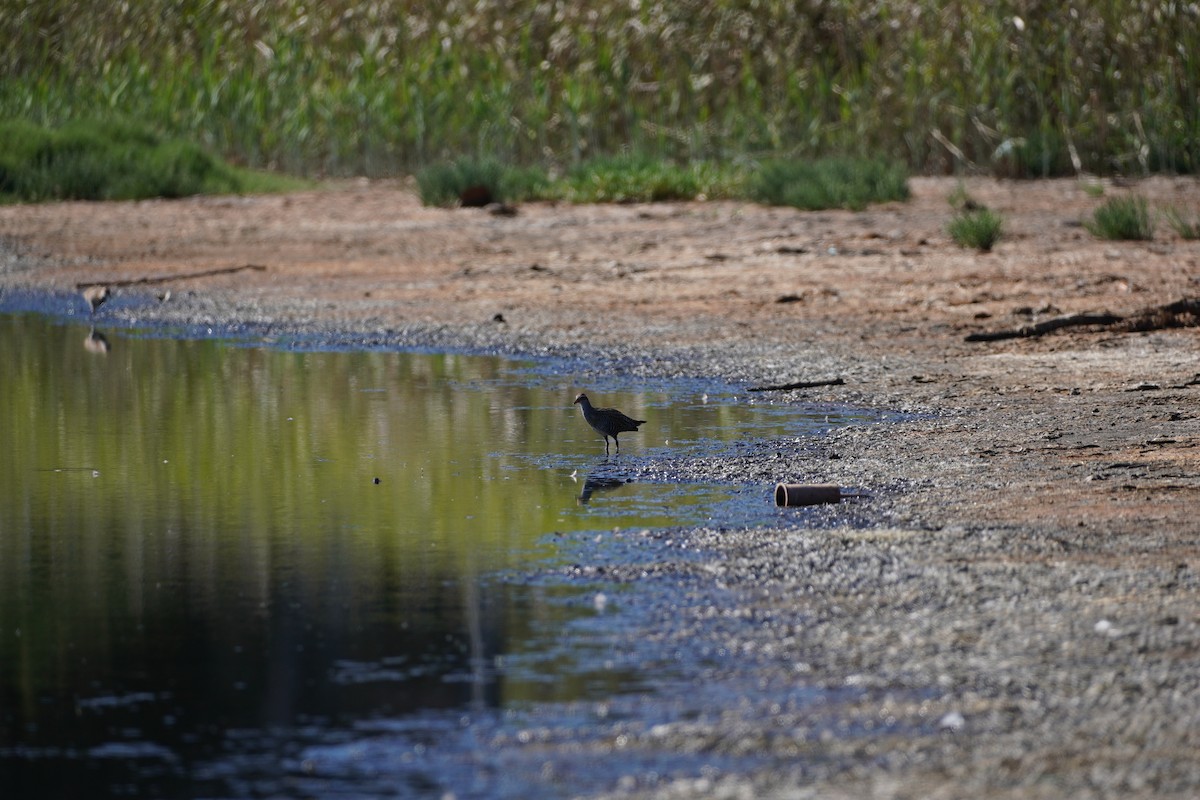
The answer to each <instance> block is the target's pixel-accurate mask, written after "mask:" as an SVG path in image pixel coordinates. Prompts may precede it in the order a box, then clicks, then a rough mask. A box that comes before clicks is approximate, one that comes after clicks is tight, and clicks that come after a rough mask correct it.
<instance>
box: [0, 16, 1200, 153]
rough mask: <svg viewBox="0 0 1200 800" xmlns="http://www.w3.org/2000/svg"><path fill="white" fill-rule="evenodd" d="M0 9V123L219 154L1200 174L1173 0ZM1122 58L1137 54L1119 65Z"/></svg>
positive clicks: (1193, 23)
mask: <svg viewBox="0 0 1200 800" xmlns="http://www.w3.org/2000/svg"><path fill="white" fill-rule="evenodd" d="M1035 11H1036V13H1034V11H1030V12H1029V13H1028V15H1027V16H1018V14H1020V12H1019V11H1018V10H1016V7H1014V6H1013V5H1012V4H1004V3H1002V4H995V3H988V2H984V1H983V0H966V2H961V3H954V4H950V5H947V4H945V3H941V2H934V0H884V1H883V2H875V1H874V0H844V1H843V2H837V3H809V4H801V5H799V6H797V5H796V4H794V3H779V2H762V3H755V4H746V3H744V2H741V1H740V0H715V2H707V1H705V2H701V0H682V1H681V2H673V3H667V2H662V0H646V1H645V2H640V3H630V2H628V0H598V2H592V3H550V2H546V0H513V2H508V3H493V4H488V3H483V4H479V3H471V2H466V1H465V0H445V2H438V3H430V2H421V0H417V1H416V2H404V3H402V2H399V0H369V1H368V2H358V1H357V0H354V1H353V2H352V1H351V0H332V1H331V2H325V3H308V2H302V1H301V0H246V2H236V3H235V2H210V1H209V0H182V1H181V2H165V0H147V2H137V3H119V4H113V3H109V2H101V0H78V2H75V1H73V2H67V0H45V1H44V2H38V3H28V2H24V3H3V4H0V30H3V31H4V32H5V48H4V50H3V52H0V74H2V75H4V80H3V81H0V119H24V120H28V121H30V122H33V123H35V124H38V125H48V126H51V127H59V126H61V125H63V124H64V123H67V122H69V121H72V120H78V119H105V118H108V117H109V116H111V115H116V114H119V115H121V116H123V117H126V118H130V119H136V120H140V121H143V122H145V123H146V124H148V125H150V126H152V127H153V128H154V129H156V130H160V131H162V132H164V133H167V134H171V135H174V136H182V137H183V138H185V139H187V140H189V141H194V142H196V143H197V144H199V145H201V146H202V147H204V148H206V149H207V150H209V151H210V152H213V153H217V154H220V155H222V156H224V157H225V158H228V159H230V160H231V161H232V162H233V163H237V164H242V165H248V166H252V167H262V168H269V169H274V170H282V171H286V172H291V173H295V174H302V175H351V174H354V175H367V176H380V175H395V174H398V173H401V172H415V171H417V170H419V169H421V168H423V167H425V166H428V165H429V164H433V163H436V162H439V161H452V160H454V159H456V158H460V157H462V156H474V157H489V158H493V159H496V160H498V161H500V162H501V163H507V164H520V165H534V164H536V165H541V166H542V167H544V168H546V169H547V170H549V171H551V172H558V173H565V172H567V171H568V170H569V169H570V168H571V167H572V166H574V165H576V164H579V163H581V162H583V161H586V160H587V159H589V158H593V157H598V156H604V155H611V154H614V153H622V152H629V153H637V154H648V155H650V156H652V157H654V158H655V159H663V160H669V161H673V162H675V163H682V164H686V163H691V162H698V161H709V162H711V161H716V162H730V161H734V160H736V159H738V158H741V157H750V158H766V157H778V158H783V159H813V158H818V157H822V156H828V155H834V154H846V155H852V156H871V157H878V158H882V159H887V160H889V161H895V162H898V163H901V164H904V165H905V166H906V167H908V169H910V170H912V171H916V172H925V173H944V172H949V171H952V170H957V169H960V168H964V167H965V168H971V167H974V168H980V169H992V170H996V171H998V172H1001V173H1002V174H1006V175H1012V176H1042V175H1058V174H1076V172H1077V171H1079V170H1084V171H1089V172H1092V173H1096V174H1107V173H1110V172H1112V171H1122V172H1126V173H1129V172H1142V171H1154V170H1174V171H1179V172H1195V171H1198V170H1200V20H1198V19H1197V12H1196V9H1195V6H1194V5H1193V4H1188V3H1178V2H1174V1H1173V0H1112V2H1107V3H1083V4H1073V5H1067V4H1057V5H1056V4H1042V5H1039V6H1038V7H1037V8H1036V9H1035ZM1134 66H1136V68H1133V67H1134Z"/></svg>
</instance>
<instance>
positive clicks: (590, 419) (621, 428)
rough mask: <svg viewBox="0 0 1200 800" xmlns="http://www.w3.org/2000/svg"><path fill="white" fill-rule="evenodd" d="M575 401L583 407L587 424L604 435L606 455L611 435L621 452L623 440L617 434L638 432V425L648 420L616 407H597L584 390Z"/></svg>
mask: <svg viewBox="0 0 1200 800" xmlns="http://www.w3.org/2000/svg"><path fill="white" fill-rule="evenodd" d="M575 402H576V403H578V404H579V407H580V408H581V409H583V418H584V419H585V420H587V424H588V425H591V426H592V428H593V429H594V430H595V431H596V433H598V434H600V435H601V436H603V437H604V455H608V437H610V436H611V437H612V440H613V441H614V442H616V443H617V453H618V454H620V452H621V440H620V439H618V438H617V434H619V433H636V432H637V429H638V425H643V424H645V422H646V420H644V419H634V418H633V417H627V416H625V415H624V414H622V413H621V412H620V411H617V410H616V409H615V408H596V407H595V406H593V405H592V401H591V400H588V396H587V395H586V394H584V393H583V392H580V393H579V396H578V397H576V398H575Z"/></svg>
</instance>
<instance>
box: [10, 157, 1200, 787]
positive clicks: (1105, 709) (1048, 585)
mask: <svg viewBox="0 0 1200 800" xmlns="http://www.w3.org/2000/svg"><path fill="white" fill-rule="evenodd" d="M965 186H966V189H967V191H968V192H969V194H970V195H971V196H972V197H973V198H974V199H975V200H976V201H978V202H981V203H984V204H986V205H987V206H989V207H991V208H993V209H994V210H996V211H998V212H1000V213H1001V214H1002V215H1003V216H1004V218H1005V220H1006V236H1005V238H1004V239H1003V240H1002V241H1001V243H1000V244H999V245H998V246H997V248H996V250H995V251H994V252H992V253H990V254H978V253H975V252H973V251H968V250H963V249H960V248H958V247H957V246H956V245H955V244H954V243H953V242H952V241H951V240H950V239H949V237H948V236H947V234H946V233H945V226H946V223H947V222H948V220H949V218H950V215H951V209H950V206H949V204H948V200H947V198H948V197H949V195H950V194H951V192H952V191H953V190H954V188H955V182H954V181H951V180H945V179H914V180H913V181H912V188H913V191H914V196H913V198H912V200H911V201H909V202H907V203H903V204H889V205H884V206H878V207H873V208H870V209H868V210H867V211H864V212H862V213H850V212H840V211H831V212H819V213H803V212H798V211H794V210H789V209H772V208H762V207H758V206H755V205H750V204H743V203H727V202H720V203H686V204H661V205H622V206H599V207H573V206H566V205H549V204H545V205H542V204H534V205H528V206H523V207H521V208H520V209H519V213H518V214H517V215H516V216H513V217H508V216H499V215H494V214H491V213H488V212H487V211H484V210H470V209H457V210H443V209H426V208H422V207H421V206H420V204H419V203H418V202H417V200H416V199H415V197H414V196H413V194H412V192H411V190H410V188H409V187H407V186H406V185H403V184H379V183H370V184H368V183H365V182H364V183H353V184H345V185H340V186H334V187H326V188H324V189H322V190H321V191H314V192H311V193H301V194H294V195H287V196H273V197H247V198H201V199H191V200H182V201H152V202H141V203H118V204H90V203H68V204H50V205H41V206H10V207H3V208H0V288H2V289H3V290H4V291H6V292H8V291H15V290H20V289H33V290H37V291H52V292H64V293H66V292H73V291H75V289H76V287H77V286H78V285H80V284H86V283H92V282H97V283H105V284H108V285H110V286H113V287H114V290H115V292H116V298H115V299H114V300H113V302H112V303H111V304H110V306H108V307H104V308H102V309H101V312H100V317H101V318H102V319H109V320H120V321H122V322H128V321H132V320H137V321H143V322H155V321H167V322H183V323H190V324H197V323H198V324H220V325H225V324H230V323H253V324H256V325H258V326H260V327H259V330H262V331H264V332H266V333H268V334H269V333H270V332H271V331H278V330H293V329H299V330H304V331H307V332H310V333H313V334H315V335H318V336H319V335H325V334H332V333H333V332H337V333H339V334H349V335H353V336H357V337H361V338H362V340H363V341H367V342H372V343H385V344H386V343H391V344H396V345H409V344H416V345H434V346H442V347H466V348H472V349H485V350H489V351H493V352H505V353H520V354H532V355H537V354H543V353H549V354H558V355H564V354H565V355H572V356H577V357H579V358H582V359H585V360H586V361H587V362H588V363H589V364H591V365H592V368H593V369H594V370H596V371H597V372H601V371H615V372H617V373H620V374H624V375H627V376H628V377H629V380H630V381H636V379H637V377H638V376H639V375H670V374H691V375H703V376H710V377H718V378H725V379H730V380H734V381H744V382H746V385H748V386H749V385H755V384H781V383H788V382H792V381H801V380H821V379H827V378H833V377H841V378H843V379H844V381H845V383H844V385H842V386H836V387H824V388H817V389H809V390H804V391H797V392H793V393H790V394H788V393H775V394H776V395H777V396H778V397H783V398H795V399H806V400H807V399H817V400H827V401H834V402H842V401H844V402H849V403H854V404H859V405H868V406H873V407H878V408H885V409H893V410H901V411H905V412H909V413H908V415H907V416H906V417H905V420H904V421H902V422H898V423H894V424H888V425H874V426H860V427H854V428H850V429H847V430H844V431H839V432H837V433H834V434H832V435H831V436H830V437H829V438H828V439H826V440H822V441H821V442H820V443H819V444H818V445H809V446H803V447H785V448H782V450H781V449H780V448H777V447H775V446H774V445H771V444H770V443H768V444H767V445H766V446H764V447H762V448H759V449H758V450H755V449H754V448H749V450H751V451H752V452H749V453H748V455H747V456H746V457H745V460H744V461H739V462H736V463H732V462H731V463H726V464H711V463H710V464H687V465H675V466H673V467H671V468H672V469H676V470H677V471H679V472H680V473H681V474H694V475H707V476H709V477H711V476H713V475H719V476H723V477H725V478H727V479H729V480H739V481H741V480H747V481H748V480H763V481H766V480H775V479H779V478H784V477H787V478H794V479H797V480H810V481H819V482H826V481H828V482H840V483H842V484H844V485H853V486H866V487H871V488H874V489H876V490H877V491H878V493H879V497H878V499H877V500H876V501H874V502H873V503H872V504H869V505H867V506H863V507H861V508H860V509H859V510H858V511H856V512H855V513H856V514H857V515H858V517H859V518H860V519H859V520H858V522H859V524H860V525H861V524H862V523H863V522H864V520H865V524H866V527H854V526H849V525H838V524H837V519H836V517H833V518H832V520H833V523H832V524H829V520H830V519H831V517H829V514H830V513H836V512H822V513H825V514H826V515H825V516H824V517H822V519H823V520H825V523H824V524H823V525H822V526H821V527H820V528H819V529H817V528H814V529H806V528H804V527H803V526H800V527H799V528H797V529H793V530H787V531H759V530H756V531H749V532H746V531H741V532H729V531H724V532H717V531H705V530H697V531H689V532H686V533H685V534H678V533H675V534H672V536H673V541H674V540H675V539H678V540H686V542H687V546H688V547H694V546H696V545H702V546H703V547H704V548H706V550H707V552H709V553H710V554H711V557H710V558H709V559H708V560H707V561H706V562H705V563H704V564H702V565H701V566H699V567H698V566H696V565H695V564H694V563H692V562H691V561H690V560H689V561H686V563H685V561H684V560H683V559H681V560H680V564H679V565H677V569H675V570H674V571H672V570H666V571H664V570H663V569H662V568H661V567H662V564H656V565H655V566H656V569H655V571H654V574H655V575H658V576H660V577H659V578H658V579H663V578H662V577H661V576H662V575H664V574H667V573H670V574H674V575H675V576H676V577H675V579H677V580H681V581H683V580H686V581H688V582H690V583H689V585H690V586H692V587H693V588H692V589H691V590H690V591H691V596H692V597H694V603H693V604H692V605H690V606H689V607H687V608H683V609H678V608H677V609H673V610H671V611H670V612H669V616H670V617H671V622H670V624H667V615H668V612H665V611H664V612H663V615H664V616H663V620H662V621H663V626H662V632H661V635H662V636H663V638H664V647H667V646H670V642H669V641H668V640H669V639H670V638H671V637H689V638H694V637H697V636H700V637H709V638H711V639H712V640H713V641H722V642H724V643H725V644H726V645H727V646H728V648H727V649H728V650H729V651H730V652H734V653H739V654H741V655H740V656H739V657H738V658H737V659H735V660H734V663H735V665H736V666H733V667H730V669H733V670H735V671H738V672H739V675H740V678H739V679H745V678H746V677H747V676H749V677H750V678H751V679H754V680H757V681H758V682H759V684H760V685H763V686H765V687H769V686H771V685H773V682H775V681H781V682H788V681H791V682H795V681H803V682H806V683H808V684H810V685H812V686H815V687H826V688H830V689H836V688H839V687H840V688H848V689H852V690H854V691H853V692H852V693H851V694H852V696H853V698H854V699H853V700H850V701H846V702H844V703H839V704H835V705H831V706H829V707H827V708H820V709H816V710H814V709H812V708H803V709H801V708H790V707H779V706H778V705H777V704H775V705H773V704H772V703H771V702H770V698H771V692H770V691H769V689H764V691H763V692H761V693H759V694H758V695H757V696H756V698H755V699H753V700H751V701H746V702H743V703H741V704H739V705H738V706H737V707H734V708H727V709H720V710H714V712H713V713H712V714H710V715H706V716H705V717H703V718H701V719H695V720H689V721H687V722H683V721H681V722H679V723H678V724H677V725H667V726H661V725H660V726H656V727H655V728H654V729H653V730H641V729H636V728H630V729H620V730H618V729H617V728H614V729H613V731H612V738H611V743H610V745H608V746H607V747H608V748H609V749H608V750H607V751H606V750H605V747H606V746H605V745H603V744H598V745H596V747H597V748H598V749H599V750H600V751H601V752H600V753H599V755H604V754H606V752H611V753H617V752H618V751H619V750H620V749H623V748H629V747H636V748H642V749H643V750H645V751H647V752H655V751H656V749H668V750H669V749H673V750H687V749H689V748H691V749H693V750H698V751H702V752H714V753H722V752H728V753H737V752H745V751H747V750H752V751H753V752H755V753H757V754H761V755H763V756H765V757H766V758H767V759H768V766H766V767H764V768H762V769H761V770H759V771H755V772H750V773H748V774H728V775H717V776H708V777H704V778H697V779H696V780H694V781H689V780H680V781H675V782H665V783H664V782H661V781H660V782H658V783H657V784H653V785H651V784H648V783H646V782H645V781H642V780H638V779H637V778H636V776H631V779H630V780H629V781H627V782H624V783H622V784H621V785H620V786H619V787H618V788H617V790H616V792H617V794H619V795H621V796H625V795H645V796H664V797H693V796H697V797H698V796H731V797H733V796H780V797H809V796H812V797H861V796H875V797H963V796H978V797H1023V798H1024V797H1031V798H1032V797H1037V798H1041V797H1067V796H1070V797H1114V796H1135V797H1142V796H1145V797H1151V796H1161V797H1181V798H1182V797H1194V796H1200V759H1198V758H1197V757H1196V754H1197V753H1200V416H1198V415H1200V411H1198V408H1197V406H1198V401H1200V329H1197V328H1190V327H1182V328H1171V329H1165V330H1155V331H1149V332H1138V333H1130V332H1124V331H1121V330H1116V329H1105V328H1098V327H1080V328H1070V329H1066V330H1063V331H1058V332H1055V333H1050V334H1048V335H1045V336H1040V337H1035V338H1018V339H1011V340H1006V341H999V342H967V341H965V337H966V335H967V334H970V333H973V332H979V331H993V330H1001V329H1012V328H1018V327H1020V326H1022V325H1026V324H1029V323H1031V322H1036V321H1040V320H1045V319H1048V318H1051V317H1055V316H1058V315H1064V314H1072V313H1080V312H1093V311H1106V312H1112V313H1115V314H1118V315H1130V314H1135V313H1137V312H1138V311H1140V310H1142V309H1146V308H1151V307H1155V306H1159V305H1162V304H1166V303H1170V302H1173V301H1176V300H1180V299H1184V298H1194V297H1200V242H1195V241H1185V240H1182V239H1180V238H1178V237H1177V236H1176V235H1175V233H1174V232H1173V231H1171V230H1170V228H1169V227H1168V226H1167V225H1166V224H1165V223H1163V224H1160V225H1159V228H1158V231H1157V235H1156V238H1155V240H1154V241H1152V242H1136V243H1135V242H1106V241H1101V240H1098V239H1096V238H1094V237H1093V236H1092V235H1091V234H1090V233H1088V231H1087V230H1086V229H1085V228H1084V227H1083V225H1082V223H1083V222H1084V221H1085V220H1087V219H1089V218H1090V215H1091V212H1092V210H1093V209H1094V208H1095V207H1096V206H1097V205H1098V204H1099V203H1100V202H1102V199H1098V198H1096V197H1093V196H1091V195H1089V194H1088V193H1087V192H1085V191H1084V190H1083V188H1082V187H1081V186H1080V185H1079V184H1078V183H1076V182H1075V181H1047V182H1036V183H1016V182H997V181H992V180H983V179H979V180H968V181H967V182H966V184H965ZM1129 192H1136V193H1137V194H1139V195H1141V196H1144V197H1146V198H1147V199H1148V200H1149V201H1150V202H1151V203H1152V204H1153V205H1156V206H1159V207H1165V206H1175V207H1177V208H1179V209H1181V210H1184V211H1186V212H1188V213H1190V214H1191V215H1192V216H1193V217H1194V216H1196V215H1197V214H1200V182H1197V181H1195V180H1191V179H1174V178H1156V179H1151V180H1146V181H1143V182H1140V183H1138V184H1136V185H1135V186H1120V187H1118V186H1112V185H1108V186H1106V190H1105V197H1111V196H1114V195H1118V194H1122V193H1129ZM167 291H169V292H170V297H169V299H167V300H166V301H165V302H160V301H159V300H158V299H157V298H158V296H159V295H163V294H165V293H166V292H167ZM62 302H63V303H76V304H77V311H78V313H81V314H84V313H86V312H85V310H84V306H83V304H82V300H79V299H77V297H76V298H68V297H67V295H66V294H64V295H63V300H62ZM106 315H107V316H106ZM781 452H782V456H780V455H779V454H780V453H781ZM780 457H782V458H783V461H782V462H780V461H779V460H778V459H779V458H780ZM772 459H775V460H772ZM772 476H774V477H772ZM835 508H838V507H835ZM679 546H683V545H679ZM668 549H669V548H668ZM658 557H659V558H662V557H663V556H661V554H660V556H658ZM666 558H668V559H669V555H668V556H666ZM647 572H648V571H647V570H640V571H638V570H634V571H631V572H630V575H629V576H628V577H629V579H630V580H637V579H639V578H638V576H644V575H645V574H647ZM608 574H610V575H611V574H616V573H614V572H612V571H610V572H609V573H608ZM717 597H720V598H722V599H720V600H716V599H714V598H717ZM730 598H735V599H732V600H731V599H730ZM717 602H720V603H725V604H730V603H733V604H734V610H735V611H736V613H732V614H730V613H724V614H716V615H714V614H713V613H712V612H711V609H712V608H713V604H714V603H717ZM648 624H649V623H648ZM723 646H724V645H723ZM544 746H546V747H548V748H550V747H552V745H550V744H546V745H544Z"/></svg>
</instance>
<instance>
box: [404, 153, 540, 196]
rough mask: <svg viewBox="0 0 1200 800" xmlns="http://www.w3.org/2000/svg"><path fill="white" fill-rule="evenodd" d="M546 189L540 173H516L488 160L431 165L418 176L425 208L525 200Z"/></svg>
mask: <svg viewBox="0 0 1200 800" xmlns="http://www.w3.org/2000/svg"><path fill="white" fill-rule="evenodd" d="M547 185H548V179H547V177H546V174H545V173H544V172H542V171H541V170H538V169H517V168H515V167H508V166H505V165H503V164H501V163H499V162H498V161H493V160H490V159H483V160H476V159H468V158H463V159H459V160H457V161H455V162H453V163H439V164H433V165H431V166H429V167H426V168H425V169H423V170H421V171H420V172H419V173H417V188H418V191H419V192H420V194H421V202H423V203H424V204H425V205H427V206H453V205H456V204H458V203H459V202H463V201H466V204H468V205H485V204H486V203H491V202H497V203H501V202H508V201H512V200H525V199H530V198H535V197H539V196H541V195H542V194H543V192H544V191H545V188H546V186H547ZM470 195H473V196H470Z"/></svg>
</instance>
